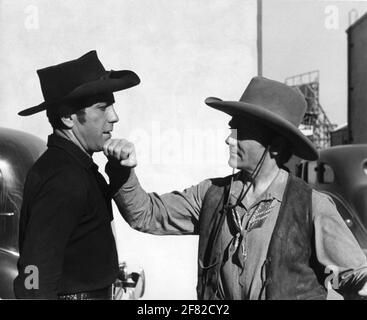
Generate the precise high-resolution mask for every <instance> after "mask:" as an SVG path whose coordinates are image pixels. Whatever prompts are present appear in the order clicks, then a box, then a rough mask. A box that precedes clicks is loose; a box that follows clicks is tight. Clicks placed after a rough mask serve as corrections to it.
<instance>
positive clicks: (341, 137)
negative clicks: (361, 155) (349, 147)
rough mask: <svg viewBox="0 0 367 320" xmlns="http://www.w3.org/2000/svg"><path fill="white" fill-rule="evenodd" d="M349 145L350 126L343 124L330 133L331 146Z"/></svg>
mask: <svg viewBox="0 0 367 320" xmlns="http://www.w3.org/2000/svg"><path fill="white" fill-rule="evenodd" d="M342 144H349V135H348V124H347V123H345V124H342V125H341V126H338V127H337V128H335V130H333V131H331V132H330V146H331V147H333V146H339V145H342Z"/></svg>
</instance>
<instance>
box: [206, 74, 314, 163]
mask: <svg viewBox="0 0 367 320" xmlns="http://www.w3.org/2000/svg"><path fill="white" fill-rule="evenodd" d="M205 103H206V104H207V105H208V106H210V107H212V108H214V109H217V110H220V111H223V112H225V113H227V114H229V115H231V116H241V117H247V118H251V119H255V120H258V121H259V122H261V123H262V124H264V125H265V126H267V127H269V128H271V129H273V130H274V131H276V132H277V133H279V134H280V135H281V136H283V137H284V138H286V139H287V141H288V142H289V143H290V144H291V145H292V148H293V149H292V151H293V153H294V154H295V155H297V156H298V157H300V158H303V159H306V160H317V159H318V151H317V149H316V148H315V146H314V145H313V143H312V142H311V141H310V140H309V139H308V138H307V137H306V136H305V135H303V133H302V132H301V131H300V130H299V129H298V126H299V125H300V124H301V121H302V119H303V117H304V115H305V112H306V108H307V104H306V100H305V98H304V96H303V95H302V93H301V92H300V91H299V90H298V89H297V90H296V89H293V88H291V87H289V86H287V85H286V84H284V83H281V82H278V81H274V80H270V79H266V78H264V77H254V78H252V80H251V81H250V83H249V85H248V86H247V88H246V90H245V92H244V93H243V95H242V97H241V99H240V101H223V100H221V99H218V98H213V97H210V98H207V99H206V100H205Z"/></svg>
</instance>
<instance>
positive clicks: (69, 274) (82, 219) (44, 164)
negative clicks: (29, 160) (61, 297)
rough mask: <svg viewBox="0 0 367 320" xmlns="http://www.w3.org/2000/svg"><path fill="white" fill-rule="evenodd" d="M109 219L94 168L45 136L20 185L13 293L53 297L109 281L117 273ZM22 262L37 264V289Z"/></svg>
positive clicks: (104, 187) (67, 145)
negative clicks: (39, 153) (42, 150)
mask: <svg viewBox="0 0 367 320" xmlns="http://www.w3.org/2000/svg"><path fill="white" fill-rule="evenodd" d="M112 220H113V215H112V206H111V195H110V190H109V186H108V184H107V183H106V181H105V179H104V178H103V176H102V175H101V174H100V173H99V172H98V166H97V165H96V164H95V163H94V162H93V160H92V158H91V157H89V156H88V155H87V154H86V153H84V152H83V151H82V150H81V149H80V148H79V147H78V146H77V145H75V144H74V143H73V142H71V141H69V140H67V139H64V138H62V137H59V136H56V135H55V134H53V135H50V136H49V139H48V149H47V151H46V152H45V153H44V154H43V155H42V156H41V157H40V158H39V159H38V160H37V162H36V163H35V164H34V165H33V167H32V168H31V169H30V171H29V173H28V176H27V179H26V183H25V186H24V194H23V204H22V209H21V216H20V224H19V252H20V258H19V261H18V272H19V275H18V276H17V278H16V279H15V281H14V291H15V295H16V297H17V298H25V299H28V298H36V299H40V298H41V299H56V298H57V295H58V294H65V293H77V292H85V291H91V290H96V289H101V288H104V287H107V286H109V285H110V284H112V283H113V282H114V280H115V279H116V276H117V273H118V257H117V250H116V244H115V239H114V236H113V233H112V228H111V221H112ZM27 266H36V267H37V268H38V276H39V286H38V289H31V290H30V289H29V285H28V288H27V285H26V284H27V283H28V284H29V276H30V274H31V273H30V272H29V271H28V272H27V273H25V271H27V270H26V269H25V268H26V267H27ZM32 275H35V274H34V273H33V272H32ZM27 277H28V281H27ZM33 285H34V282H33Z"/></svg>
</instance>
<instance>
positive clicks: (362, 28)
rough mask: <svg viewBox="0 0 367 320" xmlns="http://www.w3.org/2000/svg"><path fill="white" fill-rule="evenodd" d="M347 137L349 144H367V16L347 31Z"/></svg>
mask: <svg viewBox="0 0 367 320" xmlns="http://www.w3.org/2000/svg"><path fill="white" fill-rule="evenodd" d="M347 35H348V125H349V127H348V136H349V141H350V143H353V144H356V143H367V128H366V121H367V14H364V15H363V16H362V17H361V18H360V19H358V20H357V21H356V22H355V23H353V24H352V25H351V26H350V27H349V28H348V29H347Z"/></svg>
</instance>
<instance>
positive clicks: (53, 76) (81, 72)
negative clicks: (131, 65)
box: [37, 50, 106, 102]
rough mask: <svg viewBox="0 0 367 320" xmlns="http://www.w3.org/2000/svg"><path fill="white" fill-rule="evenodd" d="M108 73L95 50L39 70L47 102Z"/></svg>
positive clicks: (55, 99) (57, 98)
mask: <svg viewBox="0 0 367 320" xmlns="http://www.w3.org/2000/svg"><path fill="white" fill-rule="evenodd" d="M105 73H106V70H105V68H104V67H103V65H102V63H101V62H100V61H99V59H98V56H97V52H96V51H95V50H93V51H90V52H88V53H86V54H85V55H83V56H81V57H80V58H78V59H75V60H71V61H67V62H63V63H60V64H57V65H54V66H50V67H47V68H43V69H40V70H37V74H38V77H39V79H40V83H41V89H42V94H43V97H44V99H45V101H46V102H52V101H57V100H59V99H61V98H62V97H64V96H66V95H67V94H69V93H70V92H72V91H73V90H74V89H76V88H77V87H79V86H81V85H82V84H85V83H87V82H89V81H93V80H97V79H99V78H101V77H102V76H103V75H104V74H105Z"/></svg>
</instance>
